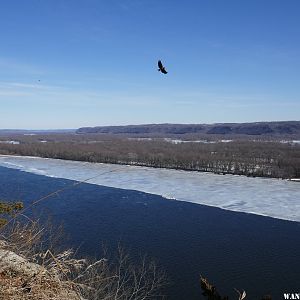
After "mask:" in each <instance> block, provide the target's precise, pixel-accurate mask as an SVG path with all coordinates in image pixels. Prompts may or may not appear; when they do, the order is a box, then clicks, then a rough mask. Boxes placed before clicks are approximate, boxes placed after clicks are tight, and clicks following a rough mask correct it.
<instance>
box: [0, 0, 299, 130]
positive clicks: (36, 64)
mask: <svg viewBox="0 0 300 300" xmlns="http://www.w3.org/2000/svg"><path fill="white" fill-rule="evenodd" d="M299 15H300V1H299V0H281V1H279V0H243V1H242V0H226V1H224V0H187V1H179V0H163V1H162V0H103V1H102V0H26V1H24V0H11V1H2V2H1V9H0V37H1V38H0V128H2V129H4V128H14V129H21V128H22V129H57V128H78V127H83V126H101V125H127V124H149V123H185V124H187V123H194V124H195V123H222V122H257V121H276V120H300V18H299ZM158 59H161V60H162V62H163V63H164V65H165V67H166V69H167V71H168V74H167V75H164V74H162V73H160V72H158V71H157V60H158Z"/></svg>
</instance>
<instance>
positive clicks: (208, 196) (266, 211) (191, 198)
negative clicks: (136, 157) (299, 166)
mask: <svg viewBox="0 0 300 300" xmlns="http://www.w3.org/2000/svg"><path fill="white" fill-rule="evenodd" d="M0 166H3V167H8V168H14V169H19V170H22V171H26V172H31V173H35V174H39V175H45V176H50V177H58V178H66V179H73V180H78V181H84V180H86V179H88V178H91V179H90V180H88V181H87V182H88V183H93V184H97V185H103V186H109V187H116V188H122V189H132V190H138V191H143V192H147V193H152V194H157V195H162V196H164V197H165V198H169V199H176V200H180V201H187V202H193V203H198V204H204V205H209V206H215V207H220V208H223V209H227V210H232V211H240V212H247V213H254V214H259V215H266V216H270V217H274V218H280V219H286V220H293V221H298V222H300V183H299V182H291V181H287V180H280V179H269V178H250V177H245V176H234V175H216V174H211V173H202V172H189V171H179V170H168V169H156V168H148V167H137V166H126V165H112V164H101V163H88V162H77V161H66V160H59V159H45V158H37V157H20V156H6V155H2V156H0Z"/></svg>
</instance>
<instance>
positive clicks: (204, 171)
mask: <svg viewBox="0 0 300 300" xmlns="http://www.w3.org/2000/svg"><path fill="white" fill-rule="evenodd" d="M0 157H28V158H41V159H55V160H62V161H74V162H86V163H91V164H104V165H120V166H129V167H130V166H133V167H146V168H152V169H165V170H177V171H184V172H195V173H209V174H214V175H223V176H224V175H232V176H243V177H248V178H262V179H278V180H286V181H292V182H299V183H300V178H283V177H274V176H262V175H250V174H248V175H245V174H241V173H240V174H237V173H233V172H213V171H206V170H195V169H191V168H180V167H178V168H174V167H166V166H165V167H158V166H152V165H148V164H146V163H144V164H143V163H136V162H132V163H128V162H121V161H120V162H97V161H87V160H74V159H67V158H57V157H44V156H30V155H20V154H0Z"/></svg>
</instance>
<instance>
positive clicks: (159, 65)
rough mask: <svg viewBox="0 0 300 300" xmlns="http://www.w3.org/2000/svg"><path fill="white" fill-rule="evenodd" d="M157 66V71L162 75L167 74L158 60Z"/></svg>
mask: <svg viewBox="0 0 300 300" xmlns="http://www.w3.org/2000/svg"><path fill="white" fill-rule="evenodd" d="M157 64H158V71H160V72H162V73H163V74H167V73H168V72H167V71H166V69H165V67H164V66H163V64H162V62H161V61H160V60H159V61H158V63H157Z"/></svg>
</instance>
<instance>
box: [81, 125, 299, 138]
mask: <svg viewBox="0 0 300 300" xmlns="http://www.w3.org/2000/svg"><path fill="white" fill-rule="evenodd" d="M76 133H77V134H91V133H93V134H119V135H120V134H121V135H123V134H124V135H143V136H166V135H195V136H197V135H201V136H205V135H206V136H213V135H226V136H227V137H235V136H254V137H255V136H256V137H257V136H260V137H282V138H283V137H290V138H300V121H281V122H255V123H216V124H146V125H127V126H97V127H82V128H79V129H78V130H77V131H76Z"/></svg>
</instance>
